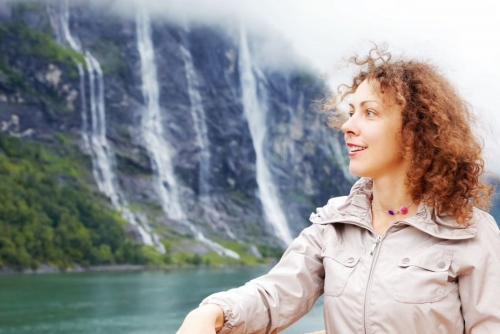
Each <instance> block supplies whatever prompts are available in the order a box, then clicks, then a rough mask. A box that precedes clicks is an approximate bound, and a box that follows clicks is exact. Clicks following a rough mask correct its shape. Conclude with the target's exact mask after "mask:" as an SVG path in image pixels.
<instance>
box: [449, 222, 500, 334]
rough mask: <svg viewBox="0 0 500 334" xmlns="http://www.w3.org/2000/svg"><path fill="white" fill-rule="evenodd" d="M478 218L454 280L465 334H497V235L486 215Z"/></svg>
mask: <svg viewBox="0 0 500 334" xmlns="http://www.w3.org/2000/svg"><path fill="white" fill-rule="evenodd" d="M479 215H480V217H479V218H478V219H477V221H478V224H477V225H478V226H477V235H476V237H474V238H472V239H471V240H470V241H469V244H468V246H467V249H466V251H465V255H464V258H463V262H462V263H463V265H462V270H461V272H460V273H459V279H458V284H459V293H460V301H461V304H462V314H463V317H464V321H465V332H466V333H471V334H480V333H500V235H499V233H500V232H499V230H498V226H497V224H496V223H495V220H494V219H493V218H492V217H491V216H490V215H488V214H487V213H484V212H480V213H479Z"/></svg>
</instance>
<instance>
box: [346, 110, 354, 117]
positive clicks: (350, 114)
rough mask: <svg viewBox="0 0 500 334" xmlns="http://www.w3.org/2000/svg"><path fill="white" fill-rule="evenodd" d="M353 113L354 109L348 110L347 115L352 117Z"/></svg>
mask: <svg viewBox="0 0 500 334" xmlns="http://www.w3.org/2000/svg"><path fill="white" fill-rule="evenodd" d="M353 115H354V111H352V110H350V111H349V112H348V113H347V116H349V118H350V117H352V116H353Z"/></svg>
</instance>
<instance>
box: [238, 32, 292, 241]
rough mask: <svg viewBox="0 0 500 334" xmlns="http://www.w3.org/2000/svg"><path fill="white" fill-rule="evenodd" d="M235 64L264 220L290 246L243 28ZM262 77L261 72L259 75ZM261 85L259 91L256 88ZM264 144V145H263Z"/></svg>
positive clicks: (260, 101)
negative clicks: (266, 154)
mask: <svg viewBox="0 0 500 334" xmlns="http://www.w3.org/2000/svg"><path fill="white" fill-rule="evenodd" d="M238 66H239V71H240V78H241V93H242V98H241V100H242V103H243V111H244V114H245V118H246V119H247V121H248V127H249V129H250V135H251V136H252V142H253V146H254V150H255V156H256V161H255V168H256V178H257V185H258V187H259V197H260V201H261V203H262V207H263V209H264V214H265V216H266V218H267V221H268V222H269V223H271V224H272V226H273V227H274V231H275V233H276V236H277V237H278V238H280V239H281V240H283V242H284V243H285V245H289V244H290V243H291V242H292V240H293V238H292V235H291V233H290V229H289V228H288V223H287V220H286V217H285V214H284V212H283V210H282V208H281V204H280V200H279V193H278V189H277V188H276V185H275V184H274V180H273V177H272V174H271V171H270V169H269V165H268V162H267V159H266V156H265V152H264V145H265V144H266V143H265V141H266V135H267V127H266V124H267V122H266V111H267V106H266V105H265V103H263V100H265V99H263V98H262V96H259V92H261V93H262V92H263V91H264V87H262V86H259V85H258V82H257V78H256V77H255V74H254V71H255V72H259V71H258V69H257V68H256V67H255V66H254V65H253V64H252V57H251V54H250V49H249V46H248V41H247V35H246V32H245V30H244V29H243V28H242V29H241V32H240V50H239V59H238ZM262 77H263V76H262V75H261V78H262ZM259 88H260V90H259ZM266 145H267V144H266Z"/></svg>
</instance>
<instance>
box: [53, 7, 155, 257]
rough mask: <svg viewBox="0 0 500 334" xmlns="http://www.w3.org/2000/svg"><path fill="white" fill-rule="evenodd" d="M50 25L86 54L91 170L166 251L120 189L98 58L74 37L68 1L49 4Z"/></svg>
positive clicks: (149, 239)
mask: <svg viewBox="0 0 500 334" xmlns="http://www.w3.org/2000/svg"><path fill="white" fill-rule="evenodd" d="M48 11H49V16H50V20H51V24H52V25H53V26H54V30H55V31H56V37H57V39H58V41H59V42H66V43H67V44H69V46H70V47H71V48H72V49H73V50H75V51H77V52H79V53H81V54H83V55H84V59H85V64H86V68H87V74H88V83H89V92H88V93H89V96H90V99H89V101H88V102H89V103H90V120H91V123H90V124H89V117H88V116H89V115H88V109H87V98H86V89H85V87H86V86H85V79H86V78H85V71H84V69H83V66H82V65H81V64H78V73H79V75H80V94H81V97H82V123H83V125H82V132H83V139H84V142H85V146H86V148H87V149H89V151H90V154H91V158H92V172H93V175H94V178H95V180H96V183H97V186H98V188H99V190H100V191H101V192H103V193H104V194H105V195H106V196H107V197H108V198H109V199H110V200H111V203H112V204H113V206H114V207H115V208H116V209H117V210H118V211H119V212H120V213H121V216H122V217H123V218H124V219H125V220H127V221H128V222H129V223H130V224H132V225H134V226H136V227H137V230H138V231H139V233H140V236H141V239H142V242H143V243H144V244H146V245H150V246H155V247H156V249H157V250H158V251H159V252H161V253H165V247H164V246H163V244H162V243H161V242H160V240H159V237H158V235H157V234H155V233H154V232H153V231H152V230H151V227H150V226H149V224H148V222H142V224H141V222H140V221H139V220H138V219H137V217H136V216H135V215H134V214H133V213H132V212H131V211H130V210H129V209H128V203H127V201H126V200H125V198H124V196H123V194H122V193H121V191H120V189H119V188H118V186H117V185H116V175H115V173H114V168H113V159H114V152H113V150H112V149H111V147H110V146H109V143H108V141H107V138H106V109H105V104H104V80H103V73H102V69H101V66H100V64H99V62H98V61H97V59H95V58H94V56H93V55H92V54H91V53H90V52H89V51H83V50H82V48H81V46H80V44H79V43H77V41H76V40H75V39H74V38H73V36H72V35H71V32H70V30H69V8H68V2H67V1H63V2H61V4H60V7H59V8H58V9H55V8H53V7H51V6H49V7H48Z"/></svg>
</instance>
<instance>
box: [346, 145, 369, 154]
mask: <svg viewBox="0 0 500 334" xmlns="http://www.w3.org/2000/svg"><path fill="white" fill-rule="evenodd" d="M347 149H348V150H349V153H351V152H360V151H363V150H365V149H366V146H361V145H356V144H351V143H347Z"/></svg>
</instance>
